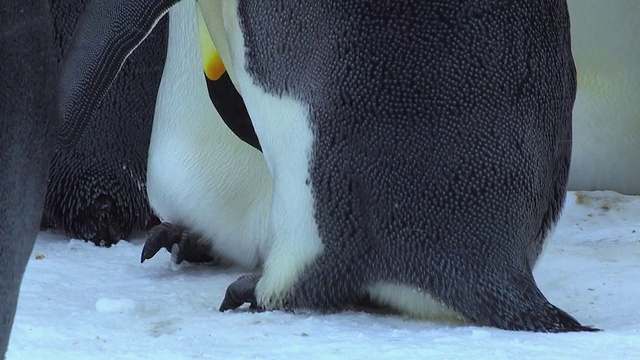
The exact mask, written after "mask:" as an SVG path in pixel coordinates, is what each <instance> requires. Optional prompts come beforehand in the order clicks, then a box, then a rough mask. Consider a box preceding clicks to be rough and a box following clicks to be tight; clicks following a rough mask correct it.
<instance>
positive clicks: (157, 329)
mask: <svg viewBox="0 0 640 360" xmlns="http://www.w3.org/2000/svg"><path fill="white" fill-rule="evenodd" d="M143 243H144V240H143V239H142V238H140V239H137V240H134V241H132V242H124V241H122V242H120V243H119V244H117V245H116V246H114V247H112V248H110V249H105V248H98V247H96V246H94V245H93V244H87V243H84V242H82V241H78V240H69V239H68V238H67V237H65V236H63V235H60V234H55V233H50V232H43V233H41V234H40V235H39V237H38V240H37V242H36V245H35V248H34V252H33V254H32V257H31V259H30V261H29V264H28V266H27V271H26V273H25V277H24V281H23V284H22V290H21V295H20V303H19V306H18V312H17V315H16V319H15V325H14V330H13V334H12V337H11V342H10V344H9V350H8V352H7V359H9V360H12V359H29V360H32V359H33V360H35V359H67V360H71V359H286V358H289V359H304V360H312V359H365V358H368V359H424V358H438V359H445V358H446V359H457V358H459V359H469V358H473V359H514V358H520V359H528V358H554V359H605V358H608V359H622V358H629V359H632V358H635V359H640V311H638V305H639V304H640V283H639V281H640V276H639V275H640V197H636V196H623V195H620V194H617V193H613V192H580V193H570V194H569V195H568V198H567V204H566V207H565V210H564V214H563V217H562V219H561V221H560V223H559V225H558V228H557V229H556V231H555V233H554V234H553V236H552V237H551V239H550V240H549V242H548V245H547V248H546V250H545V253H544V254H543V256H542V258H541V260H540V262H539V264H538V267H537V268H536V273H535V275H536V279H537V281H538V284H539V286H540V288H541V289H542V291H543V293H544V294H545V295H546V296H547V298H549V299H550V301H551V302H552V303H554V304H555V305H557V306H559V307H561V308H562V309H564V310H565V311H567V312H569V313H570V314H572V315H573V316H574V317H576V318H577V319H578V320H580V321H581V322H582V323H583V324H586V325H593V326H596V327H598V328H601V329H603V330H604V331H603V332H599V333H570V334H537V333H525V332H509V331H503V330H497V329H493V328H485V327H477V326H468V325H460V324H453V323H433V322H427V321H419V320H414V319H409V318H405V317H402V316H396V315H380V314H365V313H358V312H346V313H340V314H334V315H318V314H289V313H282V312H265V313H258V314H256V313H250V312H247V311H242V310H241V311H237V312H227V313H220V312H218V311H217V308H218V306H219V304H220V303H221V301H222V298H223V296H224V292H225V289H226V287H227V285H228V284H229V283H231V282H232V281H233V280H235V279H236V278H237V277H238V276H240V275H241V274H242V273H243V272H242V271H241V270H239V269H217V268H214V267H212V266H205V265H186V266H180V267H178V268H174V267H172V266H171V264H170V255H169V254H168V253H167V252H165V251H162V252H160V253H158V255H156V257H155V258H153V259H151V260H148V261H146V262H145V263H144V264H140V253H141V251H142V245H143Z"/></svg>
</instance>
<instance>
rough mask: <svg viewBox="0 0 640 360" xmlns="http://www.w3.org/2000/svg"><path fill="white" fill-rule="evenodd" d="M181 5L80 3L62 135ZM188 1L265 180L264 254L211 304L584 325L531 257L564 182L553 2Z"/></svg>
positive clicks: (566, 74)
mask: <svg viewBox="0 0 640 360" xmlns="http://www.w3.org/2000/svg"><path fill="white" fill-rule="evenodd" d="M174 3H175V1H164V2H158V1H157V0H138V1H136V0H111V1H99V2H92V4H91V6H90V8H88V11H87V13H86V16H85V18H84V22H83V25H82V29H81V30H80V32H79V33H78V37H77V38H76V39H75V40H74V49H73V51H72V52H71V53H70V56H69V58H68V59H67V60H66V61H67V63H66V66H64V72H63V76H64V79H63V85H64V88H63V92H62V95H63V96H64V102H63V103H65V104H69V107H68V108H66V109H67V110H68V112H66V113H64V114H63V119H64V124H63V126H62V127H61V128H60V130H61V132H60V134H59V135H60V136H61V137H62V138H63V139H65V140H68V141H72V142H73V141H74V140H75V139H77V138H78V136H79V135H80V134H82V131H83V128H84V127H85V126H86V125H85V124H82V122H78V120H81V119H82V118H79V117H77V114H91V113H93V111H94V110H93V109H94V107H95V105H94V104H95V103H96V101H97V100H99V98H100V95H101V94H100V92H99V91H97V90H99V89H101V88H102V87H104V88H106V87H107V86H108V85H109V81H110V79H112V78H113V76H115V73H116V72H117V69H118V65H119V64H120V63H122V61H124V59H125V58H126V56H127V55H128V54H129V53H130V51H131V50H132V49H133V48H135V46H136V45H137V44H138V43H139V42H140V41H142V39H144V37H145V36H146V34H147V31H150V30H151V29H152V28H153V25H154V24H155V22H156V21H157V19H158V18H159V17H160V16H162V15H163V14H164V13H165V12H166V11H167V10H168V8H169V7H170V6H171V5H173V4H174ZM200 5H201V7H202V9H203V15H204V17H205V20H206V21H207V26H208V27H209V29H210V30H213V33H215V32H216V31H215V28H214V27H213V25H220V24H223V25H224V31H225V34H226V36H225V39H223V40H224V41H228V43H226V44H220V43H219V42H217V40H216V37H215V36H214V42H215V43H216V47H217V48H218V49H219V50H220V51H221V55H223V56H222V59H223V60H225V56H224V53H225V50H228V51H227V52H226V53H227V55H228V59H230V60H229V61H227V60H225V65H226V66H227V69H228V71H230V73H231V78H232V79H235V81H236V83H237V84H238V86H239V91H240V93H241V95H242V97H243V98H244V101H245V104H246V105H247V109H248V112H249V114H250V116H251V119H252V122H253V125H254V128H255V131H256V134H257V135H258V138H259V140H260V145H261V147H262V149H263V151H264V155H265V158H266V161H267V164H268V166H269V169H270V172H271V174H272V175H273V181H274V187H273V201H272V207H271V227H272V228H271V231H272V234H273V244H272V245H271V248H270V251H269V255H268V257H267V259H266V260H265V264H264V271H263V273H262V274H261V275H257V276H249V277H245V278H242V279H240V280H239V282H236V283H234V284H232V286H231V287H230V288H229V290H228V293H227V295H229V296H227V297H226V298H225V302H224V303H223V305H222V307H221V309H222V310H224V309H227V308H233V307H236V306H239V305H240V304H241V303H242V302H243V301H244V300H246V301H250V302H252V303H254V304H256V305H257V306H260V307H263V308H267V309H276V308H285V309H298V308H310V309H314V310H320V311H334V310H340V309H343V308H345V307H348V306H350V305H351V304H353V303H354V302H355V301H357V300H358V299H360V298H361V297H362V296H364V295H367V296H370V297H371V298H372V299H373V300H374V301H376V302H378V303H381V304H388V305H390V306H392V307H395V308H397V309H399V310H401V311H402V312H405V313H408V314H413V315H417V316H432V315H434V314H435V313H438V312H440V311H443V310H442V308H445V309H446V311H453V312H454V313H456V314H459V315H461V316H463V317H464V318H466V319H469V320H471V321H474V322H476V323H478V324H482V325H490V326H495V327H498V328H503V329H511V330H529V331H545V332H563V331H587V330H593V329H592V328H589V327H585V326H582V325H581V324H580V323H579V322H578V321H577V320H575V319H574V318H572V317H571V316H570V315H568V314H567V313H565V312H564V311H562V310H560V309H559V308H557V307H555V306H554V305H552V304H551V303H549V301H548V300H547V299H546V298H545V297H544V296H543V294H542V293H541V292H540V290H539V289H538V287H537V285H536V284H535V281H534V279H533V275H532V268H533V267H534V265H535V263H536V260H537V258H538V255H539V254H540V252H541V250H542V246H543V243H544V240H545V239H546V237H547V234H548V232H549V230H550V228H551V227H552V226H553V224H554V223H555V222H556V221H557V219H558V216H559V212H560V209H561V207H562V203H563V200H564V198H565V195H566V179H567V173H568V168H569V161H570V149H571V110H572V106H573V101H574V97H575V86H576V84H575V67H574V64H573V59H572V55H571V48H570V36H569V15H568V13H567V5H566V2H565V1H561V0H541V1H536V2H502V1H490V0H486V1H470V2H464V3H461V2H457V3H455V4H452V3H451V2H449V1H437V0H432V1H424V0H419V1H418V0H413V1H404V2H387V1H368V2H359V1H333V2H322V3H320V2H316V1H297V2H280V3H279V6H275V5H274V4H273V3H270V2H265V1H257V0H256V1H250V0H244V1H243V0H239V1H225V2H215V1H203V2H201V3H200ZM109 16H113V17H114V18H109ZM219 20H222V22H220V21H219ZM114 24H127V26H125V27H124V28H123V27H120V26H119V27H115V26H113V25H114ZM95 29H98V30H99V31H95ZM140 29H142V31H140ZM212 35H213V34H212ZM96 39H100V41H95V40H96ZM224 41H223V42H224ZM90 44H94V46H93V47H90V48H88V47H87V46H86V45H90ZM224 45H227V46H226V47H225V46H224ZM381 49H393V53H389V54H386V53H382V52H381ZM80 64H82V65H83V66H79V65H80ZM228 64H231V65H232V66H228Z"/></svg>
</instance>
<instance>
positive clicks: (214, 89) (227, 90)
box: [206, 72, 262, 151]
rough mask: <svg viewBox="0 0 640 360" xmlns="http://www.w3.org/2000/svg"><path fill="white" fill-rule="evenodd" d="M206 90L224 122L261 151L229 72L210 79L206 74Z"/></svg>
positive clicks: (243, 139) (247, 113)
mask: <svg viewBox="0 0 640 360" xmlns="http://www.w3.org/2000/svg"><path fill="white" fill-rule="evenodd" d="M206 79H207V90H209V98H210V99H211V102H212V103H213V106H215V107H216V110H217V111H218V113H219V114H220V117H221V118H222V120H223V121H224V123H225V124H227V126H228V127H229V129H231V131H233V133H234V134H236V136H237V137H239V138H240V140H242V141H244V142H246V143H247V144H249V145H251V146H253V147H254V148H256V149H257V150H259V151H262V147H261V146H260V141H259V140H258V135H256V131H255V129H254V128H253V123H252V122H251V118H250V117H249V112H248V111H247V108H246V107H245V105H244V101H243V100H242V96H240V94H239V93H238V90H236V88H235V87H234V86H233V83H232V82H231V78H230V77H229V73H227V72H224V74H222V76H220V78H219V79H216V80H212V79H210V78H209V77H208V76H206Z"/></svg>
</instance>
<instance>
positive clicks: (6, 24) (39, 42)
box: [0, 0, 57, 358]
mask: <svg viewBox="0 0 640 360" xmlns="http://www.w3.org/2000/svg"><path fill="white" fill-rule="evenodd" d="M0 19H2V21H0V129H1V131H0V162H1V163H2V170H0V269H2V271H1V274H0V358H4V355H5V352H6V350H7V344H8V341H9V334H10V332H11V326H12V324H13V318H14V315H15V311H16V304H17V300H18V292H19V289H20V282H21V280H22V275H23V273H24V269H25V266H26V264H27V260H28V259H29V255H30V254H31V250H32V249H33V243H34V241H35V239H36V235H37V233H38V226H39V224H40V217H41V216H42V206H43V203H44V198H45V191H46V181H47V167H48V165H49V160H50V155H51V150H52V146H51V145H52V144H53V142H52V141H50V139H51V135H53V132H52V131H51V130H52V129H53V126H54V124H55V119H56V117H57V113H56V111H55V104H54V101H55V83H54V82H55V78H56V71H55V67H56V65H55V49H54V46H53V26H52V23H51V17H50V14H49V5H48V2H47V1H45V0H23V1H2V2H0Z"/></svg>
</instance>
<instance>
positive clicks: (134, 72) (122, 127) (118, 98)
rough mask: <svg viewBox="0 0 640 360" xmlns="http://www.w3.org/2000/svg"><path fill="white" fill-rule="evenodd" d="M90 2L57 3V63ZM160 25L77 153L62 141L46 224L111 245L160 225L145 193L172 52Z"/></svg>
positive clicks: (133, 60) (108, 95)
mask: <svg viewBox="0 0 640 360" xmlns="http://www.w3.org/2000/svg"><path fill="white" fill-rule="evenodd" d="M88 2H89V1H88V0H51V12H52V15H53V20H54V28H55V40H56V44H57V46H58V56H57V58H58V63H60V62H61V60H62V57H63V56H64V54H65V50H66V49H67V48H68V46H69V45H68V44H69V41H70V40H71V36H72V34H73V31H74V29H75V27H76V23H77V22H78V20H79V18H80V15H81V14H82V12H83V11H84V9H85V6H86V4H87V3H88ZM166 21H167V20H163V21H161V22H160V23H159V24H158V26H157V29H156V31H154V33H153V34H151V35H150V36H149V37H148V38H147V39H146V41H145V42H144V43H142V44H141V45H140V47H139V49H138V50H137V51H136V52H135V54H133V55H132V56H131V57H130V58H129V60H128V62H127V63H125V64H124V66H123V68H122V71H121V72H120V74H119V76H118V77H117V78H116V80H115V82H114V83H113V85H112V87H111V89H109V91H107V93H106V94H105V96H104V98H103V99H102V102H101V103H100V106H99V108H98V109H97V111H96V113H95V116H96V120H100V121H93V122H91V125H90V126H89V127H88V129H87V131H86V132H85V133H84V134H83V135H82V136H81V137H80V138H79V140H78V142H77V143H75V144H74V145H73V146H72V147H66V146H61V145H62V144H60V143H58V145H57V146H56V151H55V153H54V156H53V159H52V162H51V169H50V178H49V188H48V191H47V200H46V205H45V216H44V218H43V226H51V227H55V228H61V229H63V230H64V231H65V232H67V233H68V234H69V235H70V236H73V237H76V238H81V239H85V240H91V241H93V242H95V243H96V244H103V245H107V246H109V245H111V244H113V243H115V242H117V241H118V240H119V239H121V238H127V237H128V236H129V235H130V234H131V232H132V231H139V230H145V229H147V228H148V227H149V226H151V225H155V224H156V223H157V221H158V220H157V219H156V218H155V216H154V215H153V213H152V211H151V209H150V207H149V203H148V199H147V192H146V165H147V155H148V149H149V139H150V136H151V125H152V121H153V115H154V109H155V102H156V96H157V91H158V87H159V85H160V79H161V77H162V71H163V67H164V58H165V56H166V50H167V48H166V46H167V23H166Z"/></svg>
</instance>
